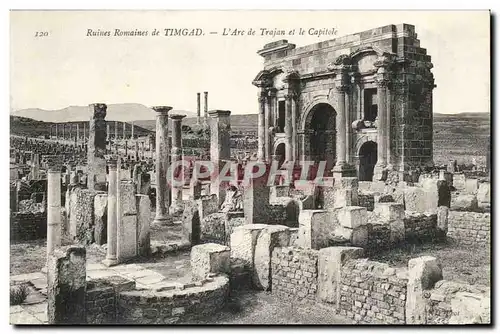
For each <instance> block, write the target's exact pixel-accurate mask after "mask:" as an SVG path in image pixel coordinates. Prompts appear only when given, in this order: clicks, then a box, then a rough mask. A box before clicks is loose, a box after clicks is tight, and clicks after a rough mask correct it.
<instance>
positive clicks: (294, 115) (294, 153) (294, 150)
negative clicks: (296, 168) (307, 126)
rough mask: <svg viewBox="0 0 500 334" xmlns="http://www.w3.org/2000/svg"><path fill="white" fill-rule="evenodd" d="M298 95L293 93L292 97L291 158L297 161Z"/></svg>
mask: <svg viewBox="0 0 500 334" xmlns="http://www.w3.org/2000/svg"><path fill="white" fill-rule="evenodd" d="M297 99H298V96H297V95H296V94H293V97H292V160H293V161H297V158H298V145H297V117H298V106H297Z"/></svg>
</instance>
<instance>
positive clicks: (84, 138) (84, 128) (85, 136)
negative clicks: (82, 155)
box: [83, 123, 87, 143]
mask: <svg viewBox="0 0 500 334" xmlns="http://www.w3.org/2000/svg"><path fill="white" fill-rule="evenodd" d="M83 142H84V143H86V142H87V126H86V124H85V123H83Z"/></svg>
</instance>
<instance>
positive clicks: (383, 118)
mask: <svg viewBox="0 0 500 334" xmlns="http://www.w3.org/2000/svg"><path fill="white" fill-rule="evenodd" d="M377 87H378V88H377V95H378V115H377V120H378V122H377V141H378V147H377V164H376V165H375V170H374V177H375V178H376V179H377V180H380V178H381V177H382V171H383V170H384V169H385V168H387V127H388V122H387V110H386V106H387V95H386V94H387V92H386V89H387V81H385V80H381V81H378V82H377Z"/></svg>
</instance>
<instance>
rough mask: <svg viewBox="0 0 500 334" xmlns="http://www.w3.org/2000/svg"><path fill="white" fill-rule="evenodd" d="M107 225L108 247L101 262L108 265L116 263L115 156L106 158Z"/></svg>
mask: <svg viewBox="0 0 500 334" xmlns="http://www.w3.org/2000/svg"><path fill="white" fill-rule="evenodd" d="M108 169H109V175H108V226H107V238H108V242H107V243H108V248H107V252H106V259H104V260H103V261H102V263H103V264H104V265H106V266H108V267H110V266H114V265H116V264H118V259H117V257H116V234H117V229H116V226H117V203H116V197H117V190H118V183H117V182H118V171H117V160H116V158H115V157H112V158H110V159H108Z"/></svg>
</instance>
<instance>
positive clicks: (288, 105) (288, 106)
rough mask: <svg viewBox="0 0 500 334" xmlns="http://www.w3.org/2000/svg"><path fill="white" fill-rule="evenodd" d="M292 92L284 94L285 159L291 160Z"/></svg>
mask: <svg viewBox="0 0 500 334" xmlns="http://www.w3.org/2000/svg"><path fill="white" fill-rule="evenodd" d="M293 98H294V97H293V94H292V93H289V94H287V95H285V138H286V143H285V161H286V162H287V161H292V160H293V143H292V136H293V123H292V109H293Z"/></svg>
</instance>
